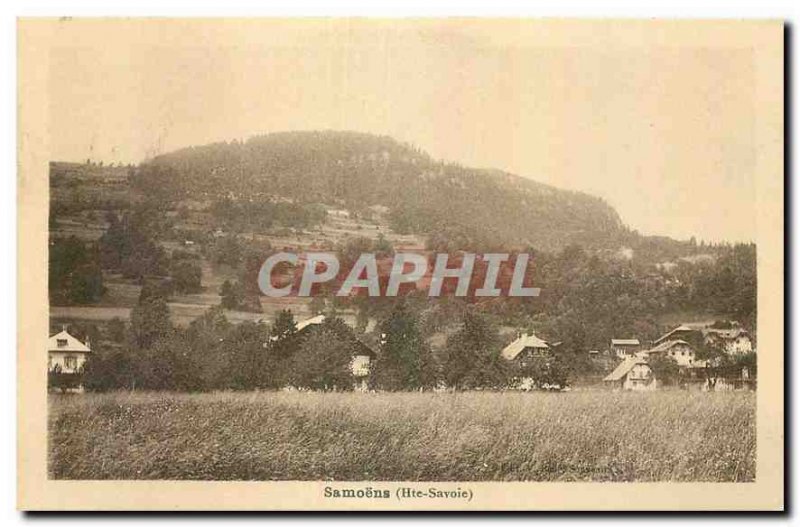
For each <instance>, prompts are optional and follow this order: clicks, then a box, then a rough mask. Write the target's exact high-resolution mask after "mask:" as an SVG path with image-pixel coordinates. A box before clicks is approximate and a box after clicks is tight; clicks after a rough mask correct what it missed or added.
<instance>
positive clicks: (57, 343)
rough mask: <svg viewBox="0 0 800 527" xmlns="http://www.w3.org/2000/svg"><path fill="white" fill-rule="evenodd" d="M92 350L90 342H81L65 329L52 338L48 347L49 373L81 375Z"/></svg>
mask: <svg viewBox="0 0 800 527" xmlns="http://www.w3.org/2000/svg"><path fill="white" fill-rule="evenodd" d="M89 353H91V349H90V347H89V342H88V341H87V342H86V343H83V342H81V341H80V340H78V339H77V338H75V337H73V336H72V335H70V334H69V333H67V330H66V329H63V330H62V331H61V332H60V333H56V334H55V335H53V336H52V337H50V339H49V341H48V346H47V371H48V372H51V371H54V370H57V371H59V372H61V373H80V372H81V371H82V370H83V365H84V364H85V363H86V359H88V358H89Z"/></svg>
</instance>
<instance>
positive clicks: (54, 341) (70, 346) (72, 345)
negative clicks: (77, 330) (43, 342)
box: [47, 330, 91, 353]
mask: <svg viewBox="0 0 800 527" xmlns="http://www.w3.org/2000/svg"><path fill="white" fill-rule="evenodd" d="M59 340H66V341H67V342H66V344H65V345H64V346H59V345H58V341H59ZM47 350H48V351H66V352H69V353H89V352H91V350H90V349H89V346H87V345H86V344H84V343H83V342H81V341H80V340H78V339H76V338H75V337H73V336H72V335H70V334H69V333H67V331H66V330H63V331H60V332H59V333H56V334H55V335H53V336H52V337H50V339H48V341H47Z"/></svg>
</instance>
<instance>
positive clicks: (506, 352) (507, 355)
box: [500, 333, 550, 360]
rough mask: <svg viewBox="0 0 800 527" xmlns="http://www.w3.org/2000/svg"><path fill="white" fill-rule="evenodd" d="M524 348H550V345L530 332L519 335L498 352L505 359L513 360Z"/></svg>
mask: <svg viewBox="0 0 800 527" xmlns="http://www.w3.org/2000/svg"><path fill="white" fill-rule="evenodd" d="M525 348H534V349H544V350H547V349H550V346H549V345H548V344H547V341H544V340H542V339H540V338H539V337H537V336H536V335H535V334H533V333H531V334H530V335H528V334H525V335H522V336H520V337H519V338H518V339H517V340H515V341H514V342H512V343H511V344H509V345H508V346H506V347H505V348H503V351H501V352H500V354H501V355H502V356H503V358H504V359H506V360H514V359H516V358H517V355H519V354H520V353H522V350H524V349H525Z"/></svg>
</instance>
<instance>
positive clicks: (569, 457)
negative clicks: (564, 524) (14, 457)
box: [17, 17, 785, 511]
mask: <svg viewBox="0 0 800 527" xmlns="http://www.w3.org/2000/svg"><path fill="white" fill-rule="evenodd" d="M784 32H785V29H784V25H783V23H782V22H780V21H763V20H749V21H748V20H735V21H734V20H717V21H692V20H624V21H623V20H578V19H576V20H560V19H552V20H548V19H511V18H504V19H492V18H487V19H481V18H470V19H461V18H444V19H435V18H434V19H413V18H412V19H348V18H297V19H285V18H276V19H269V18H252V19H144V18H140V19H137V18H131V19H115V18H94V19H81V18H69V17H65V18H61V19H21V20H20V21H19V22H18V44H19V49H18V53H19V54H18V71H19V82H18V107H19V138H18V141H19V144H18V152H19V172H18V217H19V232H18V236H19V257H18V258H19V260H18V269H19V274H18V292H17V300H18V314H19V315H18V339H17V340H18V350H17V353H18V355H17V357H18V372H17V379H18V380H17V382H18V394H19V399H18V481H19V484H18V507H19V508H20V509H23V510H162V511H163V510H170V511H171V510H209V511H211V510H225V511H228V510H230V511H235V510H264V511H274V510H287V511H288V510H292V511H312V510H332V511H335V510H349V511H380V510H395V511H415V510H451V511H471V510H474V511H478V510H481V511H485V510H498V511H506V510H507V511H516V510H525V511H545V510H563V511H577V510H617V511H634V510H636V511H638V510H676V511H698V510H782V509H783V507H784V495H783V492H784V310H783V308H784V302H783V295H784V267H783V266H784V166H783V164H784V101H783V98H784V91H783V90H784V79H783V75H784V73H783V72H784V51H783V49H784Z"/></svg>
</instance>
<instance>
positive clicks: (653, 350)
mask: <svg viewBox="0 0 800 527" xmlns="http://www.w3.org/2000/svg"><path fill="white" fill-rule="evenodd" d="M678 344H683V345H684V346H689V347H690V348H691V347H692V346H691V344H689V343H688V342H686V341H685V340H681V339H675V340H666V341H664V342H662V343H660V344H658V345H657V346H655V347H653V348H650V349H649V350H646V351H644V353H658V352H660V351H667V350H668V349H670V348H672V347H674V346H677V345H678Z"/></svg>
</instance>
